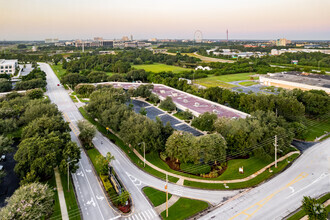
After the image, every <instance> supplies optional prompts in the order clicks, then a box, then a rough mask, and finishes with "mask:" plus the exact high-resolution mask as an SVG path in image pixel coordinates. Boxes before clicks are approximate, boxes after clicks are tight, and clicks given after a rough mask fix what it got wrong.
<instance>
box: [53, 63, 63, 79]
mask: <svg viewBox="0 0 330 220" xmlns="http://www.w3.org/2000/svg"><path fill="white" fill-rule="evenodd" d="M50 66H51V67H52V69H53V71H54V73H55V74H56V76H57V78H58V79H59V80H61V79H62V76H64V75H65V73H66V70H65V69H63V68H62V64H57V65H50Z"/></svg>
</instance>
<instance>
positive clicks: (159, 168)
mask: <svg viewBox="0 0 330 220" xmlns="http://www.w3.org/2000/svg"><path fill="white" fill-rule="evenodd" d="M79 111H80V112H81V114H82V115H83V116H84V118H85V119H87V120H88V121H89V122H91V123H92V124H94V125H95V126H96V127H97V129H98V130H99V131H100V132H101V133H103V134H104V135H105V136H106V137H108V138H109V139H110V140H111V141H113V142H114V143H115V144H116V145H117V146H119V147H120V148H121V149H122V150H123V151H124V152H125V153H126V155H127V156H128V157H129V158H130V159H131V161H132V162H133V163H135V164H136V165H137V166H138V167H140V168H141V169H142V170H144V171H146V172H148V173H150V174H151V175H153V176H156V177H158V178H161V179H163V180H164V179H165V177H166V174H167V175H169V181H170V182H174V183H176V182H177V181H178V180H179V178H182V179H184V185H186V186H190V187H196V188H204V189H240V188H247V187H252V186H255V185H257V184H259V183H261V182H263V181H265V180H267V179H268V178H270V177H272V176H274V175H275V174H276V173H279V172H281V171H282V170H284V169H285V168H286V167H287V166H288V165H289V163H290V162H292V161H293V160H295V159H296V158H297V157H298V156H299V155H300V152H299V151H294V152H290V153H288V154H287V155H285V156H283V157H281V158H279V159H278V167H277V168H275V167H274V162H269V163H267V162H266V163H265V162H262V161H260V160H258V159H256V158H250V159H244V160H242V159H236V160H235V159H234V160H230V161H229V162H228V165H227V166H228V169H227V170H226V171H225V172H224V173H223V174H222V175H220V176H219V177H217V178H203V177H201V176H196V175H191V174H188V173H182V172H179V171H175V170H172V169H171V168H170V167H169V166H168V165H167V164H166V163H165V162H164V161H162V160H161V159H160V158H159V157H158V155H156V156H155V155H154V153H150V154H147V155H146V158H147V160H146V166H145V168H144V167H143V157H142V156H141V154H140V153H139V152H137V151H136V150H135V149H131V148H129V147H128V146H127V145H126V144H124V142H123V141H122V140H121V139H120V138H118V137H117V136H116V135H115V134H113V133H111V132H110V131H109V130H107V129H106V128H105V127H104V126H102V125H101V124H100V123H99V122H97V121H95V120H94V119H92V118H91V117H90V116H89V115H88V113H87V112H86V111H85V110H84V108H82V107H81V108H79ZM241 166H243V167H244V173H239V172H238V168H239V167H241ZM270 169H271V170H272V172H270Z"/></svg>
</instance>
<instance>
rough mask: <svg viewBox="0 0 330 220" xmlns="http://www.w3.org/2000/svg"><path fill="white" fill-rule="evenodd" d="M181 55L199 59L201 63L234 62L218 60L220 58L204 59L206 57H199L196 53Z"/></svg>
mask: <svg viewBox="0 0 330 220" xmlns="http://www.w3.org/2000/svg"><path fill="white" fill-rule="evenodd" d="M182 55H187V56H191V57H196V58H199V59H201V61H202V62H203V63H211V62H220V63H234V62H236V61H234V60H226V59H220V58H214V57H206V56H202V55H199V54H197V53H182Z"/></svg>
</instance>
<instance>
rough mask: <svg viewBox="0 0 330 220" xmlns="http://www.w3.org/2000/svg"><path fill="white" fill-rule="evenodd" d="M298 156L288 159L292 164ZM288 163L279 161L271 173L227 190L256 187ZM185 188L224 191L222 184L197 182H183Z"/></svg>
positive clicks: (229, 184)
mask: <svg viewBox="0 0 330 220" xmlns="http://www.w3.org/2000/svg"><path fill="white" fill-rule="evenodd" d="M298 156H299V154H294V155H292V156H290V157H289V158H288V159H289V161H291V162H293V160H295V159H296V158H297V157H298ZM287 165H288V163H287V161H286V160H284V161H281V162H279V163H277V168H275V167H274V166H273V167H271V169H272V170H273V172H272V173H270V172H269V171H268V170H267V171H265V172H263V173H261V174H259V175H258V176H256V177H255V178H253V179H251V180H248V181H245V182H240V183H228V184H227V186H229V188H228V190H233V189H242V188H247V187H252V186H255V185H258V184H259V183H261V182H263V181H265V180H266V179H268V178H270V177H272V176H274V175H275V174H277V173H279V172H281V171H282V170H283V169H284V168H285V167H287ZM184 185H185V186H190V187H195V188H204V189H226V188H225V187H224V185H223V184H219V183H198V182H192V181H187V180H185V181H184Z"/></svg>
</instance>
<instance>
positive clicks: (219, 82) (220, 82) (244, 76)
mask: <svg viewBox="0 0 330 220" xmlns="http://www.w3.org/2000/svg"><path fill="white" fill-rule="evenodd" d="M250 75H253V73H237V74H227V75H221V76H214V75H212V76H209V77H207V78H201V79H197V80H196V81H195V82H196V83H197V84H200V85H202V86H205V87H216V86H220V87H223V88H229V89H230V88H234V87H237V86H236V85H233V84H230V83H228V82H233V81H240V80H249V79H250Z"/></svg>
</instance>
